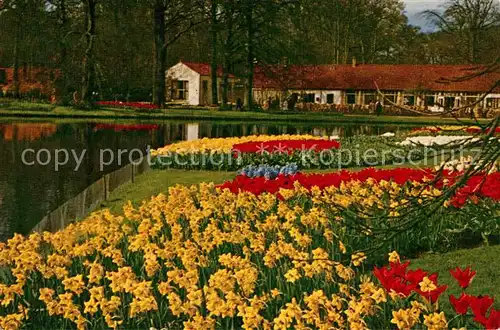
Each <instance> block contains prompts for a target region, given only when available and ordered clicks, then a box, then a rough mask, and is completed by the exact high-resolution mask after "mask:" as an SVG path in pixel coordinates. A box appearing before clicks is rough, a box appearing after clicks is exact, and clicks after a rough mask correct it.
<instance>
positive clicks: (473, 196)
mask: <svg viewBox="0 0 500 330" xmlns="http://www.w3.org/2000/svg"><path fill="white" fill-rule="evenodd" d="M499 187H500V172H494V173H492V174H489V175H486V176H485V175H476V176H473V177H471V178H470V179H469V180H468V181H467V184H466V185H465V186H464V187H462V188H460V189H459V190H458V191H457V192H456V193H455V196H454V197H453V199H452V200H451V204H452V205H453V206H454V207H456V208H460V207H462V206H463V205H464V204H465V203H467V201H469V200H471V201H473V202H474V203H477V201H478V198H479V197H481V198H490V199H492V200H495V201H499V200H500V188H499Z"/></svg>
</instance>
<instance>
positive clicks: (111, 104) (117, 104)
mask: <svg viewBox="0 0 500 330" xmlns="http://www.w3.org/2000/svg"><path fill="white" fill-rule="evenodd" d="M96 104H97V105H101V106H106V107H116V108H134V109H158V106H156V105H155V104H151V103H145V102H120V101H99V102H96Z"/></svg>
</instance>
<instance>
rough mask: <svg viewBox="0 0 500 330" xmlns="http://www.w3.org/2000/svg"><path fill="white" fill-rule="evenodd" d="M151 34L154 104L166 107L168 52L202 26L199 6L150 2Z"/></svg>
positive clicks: (180, 0)
mask: <svg viewBox="0 0 500 330" xmlns="http://www.w3.org/2000/svg"><path fill="white" fill-rule="evenodd" d="M152 4H153V7H152V11H153V31H154V32H153V34H154V82H153V103H154V104H155V105H157V106H158V107H161V108H163V107H164V106H165V87H166V86H165V72H166V58H167V48H168V47H169V46H170V45H172V44H173V43H174V42H176V41H177V40H178V39H179V38H181V37H182V36H183V35H184V34H185V33H187V32H188V31H190V30H191V29H192V28H193V27H194V26H196V25H198V24H200V23H202V22H205V21H206V17H200V16H201V15H200V12H199V6H197V3H196V1H194V0H153V3H152Z"/></svg>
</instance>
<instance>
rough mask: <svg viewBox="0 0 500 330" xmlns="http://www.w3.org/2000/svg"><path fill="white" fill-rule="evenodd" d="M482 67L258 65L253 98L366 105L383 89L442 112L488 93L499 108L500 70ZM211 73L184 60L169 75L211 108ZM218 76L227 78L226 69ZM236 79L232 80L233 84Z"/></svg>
mask: <svg viewBox="0 0 500 330" xmlns="http://www.w3.org/2000/svg"><path fill="white" fill-rule="evenodd" d="M482 69H484V68H483V67H481V66H471V65H379V64H369V65H365V64H363V65H316V66H307V65H302V66H300V65H290V66H257V67H256V69H255V75H254V97H255V101H256V102H257V103H259V104H264V103H266V102H269V101H271V100H273V101H274V100H276V99H279V102H280V104H281V103H283V102H284V101H285V100H287V99H290V98H292V97H293V98H295V99H296V101H299V102H305V103H321V104H336V105H360V106H363V105H369V104H372V103H374V102H376V101H378V100H381V96H380V95H379V93H378V90H380V91H382V92H383V93H384V94H385V95H386V98H387V99H389V100H390V101H392V102H394V103H397V104H400V105H407V106H413V107H421V108H427V109H429V110H434V111H439V109H442V107H443V106H446V107H461V106H466V105H467V104H471V103H474V102H476V101H477V99H478V97H482V96H484V95H485V94H488V96H487V97H486V99H485V101H484V104H483V106H484V107H489V108H500V85H498V86H497V87H496V88H492V87H493V86H494V85H495V84H496V83H497V82H499V81H500V72H497V73H488V74H484V75H479V76H477V75H476V73H478V72H480V71H481V70H482ZM210 71H211V70H210V65H208V64H201V63H182V62H181V63H179V64H177V65H176V66H174V67H173V68H171V69H170V70H169V73H167V76H168V77H170V78H175V79H174V80H175V81H177V84H178V86H180V84H181V83H179V82H180V81H184V82H183V84H184V86H186V87H188V89H189V95H190V96H189V98H188V100H186V101H188V103H189V104H191V105H203V104H208V103H207V102H204V100H205V99H206V90H207V88H208V90H210V87H209V86H210ZM217 75H218V77H222V69H219V70H218V72H217ZM218 79H219V78H218ZM237 81H238V80H237V79H236V77H234V76H231V83H232V84H233V85H234V84H238V83H237ZM207 86H208V87H207ZM204 95H205V97H203V96H204ZM387 99H386V101H387ZM191 101H197V103H196V102H192V103H191Z"/></svg>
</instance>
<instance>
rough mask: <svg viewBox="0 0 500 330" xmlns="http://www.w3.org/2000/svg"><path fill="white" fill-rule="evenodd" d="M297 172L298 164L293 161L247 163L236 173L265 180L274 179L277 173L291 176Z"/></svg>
mask: <svg viewBox="0 0 500 330" xmlns="http://www.w3.org/2000/svg"><path fill="white" fill-rule="evenodd" d="M298 172H299V166H298V165H297V164H295V163H292V164H286V165H285V166H280V165H274V166H270V165H249V166H247V167H245V168H243V169H241V170H240V171H238V175H245V176H247V177H249V178H258V177H264V178H266V180H274V179H276V178H277V177H278V176H279V175H285V176H291V175H295V174H297V173H298Z"/></svg>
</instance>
